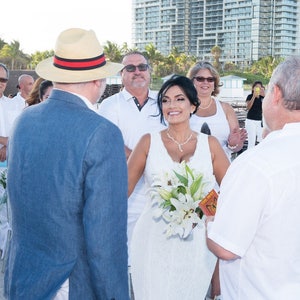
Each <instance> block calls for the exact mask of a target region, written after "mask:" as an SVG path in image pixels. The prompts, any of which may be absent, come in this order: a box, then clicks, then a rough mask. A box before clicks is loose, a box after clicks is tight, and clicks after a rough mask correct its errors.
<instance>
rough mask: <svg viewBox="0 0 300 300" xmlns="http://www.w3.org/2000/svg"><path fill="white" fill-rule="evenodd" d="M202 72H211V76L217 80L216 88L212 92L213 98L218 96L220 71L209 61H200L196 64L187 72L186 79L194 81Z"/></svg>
mask: <svg viewBox="0 0 300 300" xmlns="http://www.w3.org/2000/svg"><path fill="white" fill-rule="evenodd" d="M200 70H209V71H210V73H211V75H212V76H213V77H214V78H215V87H214V90H213V92H212V95H213V96H217V95H218V94H219V93H220V86H222V84H220V75H219V73H218V71H217V70H216V69H215V68H214V67H213V65H212V64H211V63H210V62H208V61H198V62H196V63H195V64H194V65H193V66H192V67H191V68H190V69H189V71H188V72H187V75H186V77H188V78H189V79H191V80H192V81H193V79H194V77H195V76H196V74H197V73H198V72H199V71H200Z"/></svg>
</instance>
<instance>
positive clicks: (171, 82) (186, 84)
mask: <svg viewBox="0 0 300 300" xmlns="http://www.w3.org/2000/svg"><path fill="white" fill-rule="evenodd" d="M172 86H178V87H179V88H180V89H181V90H182V91H183V92H184V94H185V95H186V96H187V98H188V99H189V101H190V103H191V104H192V105H195V107H196V108H195V110H194V111H193V114H194V113H195V112H196V111H197V109H198V107H199V105H200V101H199V99H198V96H197V90H196V88H195V86H194V84H193V82H192V81H191V80H190V79H189V78H187V77H185V76H182V75H176V74H175V75H173V76H172V77H171V78H170V79H168V80H167V81H166V82H164V83H163V85H162V86H161V88H160V90H159V92H158V96H157V105H158V109H159V115H160V122H161V123H163V124H165V121H164V116H163V112H162V100H163V97H164V95H165V93H166V92H167V91H168V90H169V88H171V87H172Z"/></svg>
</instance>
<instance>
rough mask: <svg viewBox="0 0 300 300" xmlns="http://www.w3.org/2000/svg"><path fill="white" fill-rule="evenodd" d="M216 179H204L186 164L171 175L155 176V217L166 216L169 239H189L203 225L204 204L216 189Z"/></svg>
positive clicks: (153, 190)
mask: <svg viewBox="0 0 300 300" xmlns="http://www.w3.org/2000/svg"><path fill="white" fill-rule="evenodd" d="M214 185H215V177H214V176H213V175H211V176H204V174H202V173H198V172H196V171H194V170H192V169H191V168H190V167H189V166H188V165H187V164H186V163H185V162H184V161H183V162H182V163H181V164H179V165H178V169H176V170H173V171H172V173H171V174H169V173H165V174H162V175H160V176H154V182H153V184H152V187H151V198H152V204H153V206H154V207H155V210H154V218H160V217H162V218H163V219H164V220H165V221H166V223H167V226H166V229H165V233H166V235H167V237H170V236H173V235H174V236H175V235H177V234H178V235H179V236H180V238H183V239H184V238H187V237H188V236H189V234H190V233H191V232H192V230H193V228H194V227H195V226H196V225H197V224H199V223H201V222H202V224H203V220H202V221H201V219H202V217H203V211H202V210H201V208H200V206H199V203H200V201H201V200H202V199H203V198H204V197H205V196H206V195H207V194H208V193H209V192H210V191H211V190H212V189H213V187H214Z"/></svg>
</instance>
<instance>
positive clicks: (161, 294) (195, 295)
mask: <svg viewBox="0 0 300 300" xmlns="http://www.w3.org/2000/svg"><path fill="white" fill-rule="evenodd" d="M178 165H179V163H177V162H174V161H173V160H172V159H171V157H170V156H169V154H168V152H167V149H166V148H165V146H164V144H163V142H162V140H161V135H160V133H155V134H151V145H150V149H149V154H148V158H147V164H146V167H145V172H144V175H145V180H146V184H147V185H148V187H150V186H151V183H152V181H153V175H154V174H161V172H162V170H166V171H167V172H170V171H171V170H173V169H176V167H177V166H178ZM187 165H189V166H190V167H191V168H192V169H194V170H197V171H199V172H202V173H203V174H205V175H206V174H207V176H211V175H212V173H213V167H212V163H211V154H210V150H209V145H208V136H207V135H205V134H201V133H200V134H199V135H198V140H197V146H196V150H195V153H194V155H193V157H192V158H191V159H190V161H189V162H187ZM153 209H154V208H153V207H152V205H151V199H150V197H149V201H148V203H147V205H146V207H145V209H144V211H143V213H142V214H141V216H140V218H139V220H138V221H137V223H136V226H135V229H134V232H133V236H132V242H131V248H130V251H131V271H132V282H133V290H134V294H135V300H203V299H205V296H206V293H207V290H208V288H209V284H210V280H211V277H212V274H213V271H214V268H215V264H216V260H217V259H216V257H215V256H214V255H213V254H212V253H211V252H210V251H209V250H208V249H207V246H206V240H205V226H204V221H203V220H201V223H199V224H198V225H197V226H196V227H195V228H194V229H193V230H192V234H190V235H189V237H188V238H187V239H181V238H179V236H178V235H177V236H173V237H171V238H167V237H166V235H165V234H164V230H165V227H166V223H165V221H164V220H163V219H162V218H160V219H154V218H153Z"/></svg>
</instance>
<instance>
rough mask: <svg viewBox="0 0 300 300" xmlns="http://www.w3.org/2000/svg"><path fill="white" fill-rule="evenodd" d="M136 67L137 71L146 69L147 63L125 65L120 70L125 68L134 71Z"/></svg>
mask: <svg viewBox="0 0 300 300" xmlns="http://www.w3.org/2000/svg"><path fill="white" fill-rule="evenodd" d="M136 68H138V69H139V71H147V70H148V68H149V66H148V65H147V64H139V65H138V66H135V65H127V66H125V67H124V68H123V69H122V71H123V70H124V69H125V70H126V71H127V72H135V70H136Z"/></svg>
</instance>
